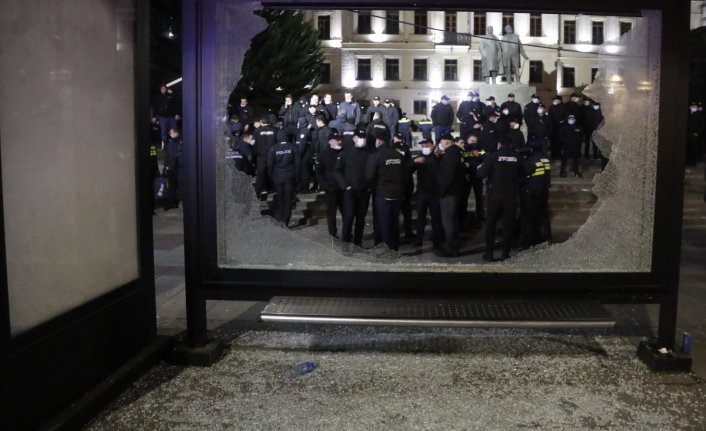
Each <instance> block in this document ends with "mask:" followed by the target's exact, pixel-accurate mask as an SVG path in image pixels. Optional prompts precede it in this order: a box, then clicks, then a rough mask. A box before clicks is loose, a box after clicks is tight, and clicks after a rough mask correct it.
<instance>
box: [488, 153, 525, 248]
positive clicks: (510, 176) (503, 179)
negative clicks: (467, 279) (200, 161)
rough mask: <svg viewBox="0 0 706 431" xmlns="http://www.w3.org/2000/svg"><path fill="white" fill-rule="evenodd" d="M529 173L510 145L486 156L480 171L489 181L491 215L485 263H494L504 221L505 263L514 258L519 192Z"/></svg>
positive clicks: (489, 211) (489, 215) (503, 243)
mask: <svg viewBox="0 0 706 431" xmlns="http://www.w3.org/2000/svg"><path fill="white" fill-rule="evenodd" d="M506 142H507V141H504V143H506ZM528 171H529V170H528V169H527V166H526V164H525V163H524V161H523V160H522V158H521V157H520V156H519V155H518V154H517V152H515V151H514V150H512V149H510V148H509V145H507V144H506V145H503V146H502V147H501V148H500V150H498V151H497V152H496V153H494V154H489V155H486V158H485V160H484V161H483V163H481V165H480V166H479V167H478V176H479V177H481V178H485V177H488V214H487V222H486V225H485V253H484V254H483V259H485V260H493V259H494V257H493V248H494V246H495V228H496V225H497V223H498V221H500V220H502V228H503V240H502V259H506V258H508V257H510V247H511V246H512V234H513V228H514V225H515V213H516V211H517V197H518V188H519V184H520V179H521V178H523V177H525V176H527V175H528Z"/></svg>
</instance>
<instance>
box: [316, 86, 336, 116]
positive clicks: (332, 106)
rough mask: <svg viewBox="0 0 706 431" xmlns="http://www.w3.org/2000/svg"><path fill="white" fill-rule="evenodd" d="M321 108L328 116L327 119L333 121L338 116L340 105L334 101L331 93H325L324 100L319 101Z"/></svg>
mask: <svg viewBox="0 0 706 431" xmlns="http://www.w3.org/2000/svg"><path fill="white" fill-rule="evenodd" d="M319 105H320V110H321V112H322V113H323V114H324V116H325V117H326V121H329V122H330V121H332V120H333V119H334V118H336V117H337V116H338V105H337V104H336V103H334V101H333V98H332V97H331V93H326V94H324V100H323V101H321V102H320V103H319Z"/></svg>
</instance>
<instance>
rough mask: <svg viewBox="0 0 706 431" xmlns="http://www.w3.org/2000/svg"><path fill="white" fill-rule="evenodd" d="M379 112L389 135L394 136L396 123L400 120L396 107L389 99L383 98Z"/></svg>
mask: <svg viewBox="0 0 706 431" xmlns="http://www.w3.org/2000/svg"><path fill="white" fill-rule="evenodd" d="M380 113H381V114H382V121H383V122H385V124H387V127H389V128H390V136H395V135H396V134H397V123H398V122H399V120H400V114H399V111H398V110H397V107H395V106H393V105H392V101H391V100H390V99H385V100H384V102H383V105H382V107H381V108H380Z"/></svg>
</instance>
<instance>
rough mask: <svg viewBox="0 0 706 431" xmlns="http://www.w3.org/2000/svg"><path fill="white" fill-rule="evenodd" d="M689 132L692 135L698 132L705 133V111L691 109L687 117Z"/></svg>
mask: <svg viewBox="0 0 706 431" xmlns="http://www.w3.org/2000/svg"><path fill="white" fill-rule="evenodd" d="M686 124H687V126H686V127H687V132H688V133H689V134H690V135H693V134H694V133H696V134H699V135H700V134H702V133H704V129H706V121H704V113H703V112H699V111H696V112H691V111H689V116H688V119H687V123H686Z"/></svg>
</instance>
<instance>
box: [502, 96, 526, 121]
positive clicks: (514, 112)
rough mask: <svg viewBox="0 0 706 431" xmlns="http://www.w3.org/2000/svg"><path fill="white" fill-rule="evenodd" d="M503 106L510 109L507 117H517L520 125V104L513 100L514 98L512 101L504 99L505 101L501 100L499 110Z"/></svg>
mask: <svg viewBox="0 0 706 431" xmlns="http://www.w3.org/2000/svg"><path fill="white" fill-rule="evenodd" d="M505 108H507V109H508V110H509V111H510V114H509V117H510V118H517V119H518V120H519V121H520V125H522V120H523V119H522V105H520V104H519V103H517V102H515V101H514V100H513V101H512V102H511V101H509V100H506V101H505V102H503V104H502V105H500V110H501V111H502V110H503V109H505Z"/></svg>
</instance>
